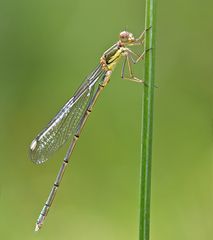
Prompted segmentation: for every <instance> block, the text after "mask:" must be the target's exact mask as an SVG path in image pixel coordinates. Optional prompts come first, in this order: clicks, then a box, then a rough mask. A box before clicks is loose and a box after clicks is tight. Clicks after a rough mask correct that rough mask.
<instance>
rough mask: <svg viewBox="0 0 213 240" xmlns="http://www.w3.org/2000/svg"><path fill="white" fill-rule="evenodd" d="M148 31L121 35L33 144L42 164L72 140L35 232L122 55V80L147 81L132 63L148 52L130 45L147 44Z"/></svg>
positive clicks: (35, 159)
mask: <svg viewBox="0 0 213 240" xmlns="http://www.w3.org/2000/svg"><path fill="white" fill-rule="evenodd" d="M145 32H146V31H144V32H143V33H142V34H141V35H140V37H139V38H137V39H135V38H134V36H133V34H132V33H129V32H127V31H123V32H121V33H120V39H119V41H118V42H117V43H115V44H114V45H113V46H112V47H110V48H109V49H108V50H107V51H105V52H104V54H103V55H102V57H101V58H100V63H99V65H98V66H97V67H96V69H95V70H94V71H93V72H92V73H91V74H90V75H89V76H88V77H87V78H86V80H85V81H84V82H83V83H82V84H81V86H80V87H79V89H78V90H77V91H76V92H75V94H74V95H73V97H72V98H71V99H70V100H69V101H68V102H67V103H66V104H65V105H64V106H63V107H62V109H61V110H60V111H59V112H58V114H57V115H56V116H55V117H54V118H53V119H52V121H50V122H49V124H48V126H47V127H46V128H45V129H44V130H43V131H42V132H41V133H40V134H39V135H38V136H37V137H36V138H35V139H34V140H33V141H32V143H31V145H30V158H31V160H32V161H33V162H35V163H37V164H40V163H43V162H45V161H46V160H48V158H49V156H51V154H53V153H54V152H55V151H57V150H58V148H60V147H61V146H62V145H64V144H65V143H66V142H67V140H69V139H70V140H71V143H70V145H69V148H68V150H67V153H66V155H65V158H64V160H63V163H62V165H61V168H60V170H59V172H58V175H57V177H56V179H55V182H54V184H53V187H52V189H51V191H50V194H49V196H48V198H47V201H46V203H45V205H44V207H43V209H42V211H41V213H40V215H39V217H38V220H37V222H36V227H35V231H38V230H39V229H40V228H41V226H42V224H43V222H44V219H45V217H46V216H47V214H48V211H49V208H50V207H51V205H52V202H53V200H54V197H55V194H56V191H57V189H58V187H59V185H60V182H61V180H62V177H63V174H64V171H65V169H66V166H67V164H68V162H69V159H70V156H71V154H72V151H73V149H74V147H75V145H76V142H77V140H78V138H79V136H80V133H81V130H82V128H83V126H84V124H85V122H86V120H87V118H88V116H89V115H90V113H91V111H92V110H93V106H94V104H95V102H96V100H97V98H98V96H99V94H100V93H101V91H102V90H103V89H104V87H105V86H106V85H107V84H108V82H109V80H110V77H111V74H112V71H113V70H114V68H115V66H116V64H117V63H118V62H119V60H120V58H121V57H122V56H123V57H124V63H123V67H122V72H121V77H122V78H124V79H128V80H132V81H136V82H143V80H140V79H139V78H137V77H135V76H134V75H133V72H132V67H131V64H132V63H137V62H138V61H139V60H141V59H143V57H144V52H143V53H142V54H141V55H138V54H136V53H134V52H133V51H132V50H130V49H129V48H128V46H133V45H143V39H144V34H145ZM126 64H127V65H128V72H129V75H128V76H124V69H125V66H126Z"/></svg>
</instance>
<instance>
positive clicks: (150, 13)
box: [139, 0, 156, 240]
mask: <svg viewBox="0 0 213 240" xmlns="http://www.w3.org/2000/svg"><path fill="white" fill-rule="evenodd" d="M155 5H156V0H146V10H145V26H146V29H148V28H149V27H150V26H151V28H150V29H149V30H147V32H146V36H145V49H149V51H147V52H146V54H145V74H144V79H145V85H144V94H143V110H142V111H143V116H142V119H143V121H142V128H141V129H142V153H141V169H140V222H139V240H149V235H150V200H151V160H152V131H153V130H152V129H153V101H154V71H155V69H154V62H155V61H154V60H155V57H154V55H155Z"/></svg>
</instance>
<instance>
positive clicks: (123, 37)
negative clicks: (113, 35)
mask: <svg viewBox="0 0 213 240" xmlns="http://www.w3.org/2000/svg"><path fill="white" fill-rule="evenodd" d="M120 40H121V41H122V42H124V43H125V42H127V41H128V40H129V33H128V32H126V31H123V32H121V33H120Z"/></svg>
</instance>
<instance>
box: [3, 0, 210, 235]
mask: <svg viewBox="0 0 213 240" xmlns="http://www.w3.org/2000/svg"><path fill="white" fill-rule="evenodd" d="M212 7H213V3H212V2H211V1H205V0H204V1H198V0H193V1H192V0H188V1H183V0H179V1H168V0H167V1H160V2H158V6H157V44H156V46H157V50H156V54H157V55H156V84H157V85H158V86H159V88H157V89H156V90H155V113H154V143H153V161H152V163H153V167H152V202H151V239H156V240H161V239H162V240H171V239H172V240H176V239H177V240H179V239H182V240H185V239H193V240H200V239H212V238H213V230H212V227H213V226H212V222H213V217H212V216H213V206H212V202H213V191H212V186H213V184H212V183H213V174H212V171H213V165H212V158H213V108H212V102H213V83H212V80H213V77H212V76H213V67H212V57H213V50H212V42H213V31H212ZM125 28H126V29H128V30H129V31H131V32H133V33H134V34H135V35H136V36H138V35H139V34H140V32H142V31H143V29H144V1H125V0H124V1H120V0H119V1H113V0H108V1H97V0H95V1H82V0H81V1H75V2H74V1H68V0H62V1H55V0H51V1H50V0H48V1H45V0H43V1H41V0H37V1H32V0H28V1H26V0H20V1H15V0H1V1H0V81H1V82H0V83H1V87H0V109H1V117H0V126H1V134H0V149H1V151H0V163H1V167H0V177H1V179H0V180H1V183H0V184H1V190H0V238H1V239H9V240H10V239H11V240H13V239H14V240H15V239H16V240H18V239H22V240H24V239H27V240H32V239H33V240H34V239H45V240H48V239H51V240H55V239H78V240H85V239H87V240H89V239H92V240H95V239H101V240H106V239H107V240H108V239H110V240H118V239H122V240H129V239H131V240H136V239H138V220H139V216H138V214H139V209H138V207H139V195H138V190H139V162H140V146H141V143H140V135H141V133H140V128H141V115H142V113H141V112H142V110H141V109H142V106H141V102H142V93H143V86H142V85H140V84H137V83H133V82H129V81H123V80H121V78H120V71H121V64H119V66H118V67H117V68H116V70H115V72H114V74H113V75H112V79H111V82H110V84H109V85H108V86H107V88H106V89H105V91H104V92H103V94H102V95H101V96H100V98H99V99H98V102H97V105H96V106H95V110H94V111H93V113H92V114H91V116H90V119H89V120H88V122H87V126H86V128H85V129H84V131H83V133H82V135H81V138H80V140H79V142H78V144H77V146H76V149H75V151H74V153H73V155H72V163H71V164H70V165H69V167H68V170H67V172H66V174H65V176H64V179H63V182H62V185H61V188H60V189H59V191H58V194H57V196H56V199H55V201H54V204H53V206H52V209H51V210H50V212H49V215H48V217H47V219H46V221H45V223H44V226H43V228H42V229H41V231H40V232H38V233H35V232H34V225H35V221H36V219H37V217H38V214H39V212H40V210H41V208H42V206H43V203H44V201H45V200H46V198H47V195H48V193H49V190H50V187H51V185H52V183H53V181H54V179H55V176H56V173H57V171H58V169H59V166H60V164H61V161H62V159H63V156H64V154H65V152H66V147H64V148H62V149H61V150H60V151H59V152H57V154H55V155H54V156H53V157H52V159H51V160H50V161H49V162H47V163H46V164H43V165H39V166H36V165H35V164H33V163H32V162H31V161H30V160H29V157H28V148H29V144H30V142H31V141H32V139H33V138H34V137H35V136H36V134H37V133H38V132H39V131H40V130H41V129H42V128H43V127H45V124H47V123H48V121H49V120H50V119H51V118H52V117H53V116H54V114H55V113H56V112H57V111H58V110H59V108H60V107H61V106H62V105H63V104H64V103H65V102H66V101H67V99H69V97H71V96H72V94H73V93H74V91H75V90H76V88H77V87H78V85H79V84H80V83H81V82H82V80H83V79H84V77H85V76H86V75H87V74H88V73H89V72H90V71H91V70H92V69H93V68H94V67H95V66H96V65H97V63H98V61H99V57H100V56H101V54H102V53H103V51H104V50H106V49H107V48H108V47H110V46H111V45H112V44H113V43H114V42H115V41H117V39H118V34H119V32H120V31H122V30H123V29H125ZM136 68H137V71H138V72H139V76H140V77H141V78H142V76H143V72H142V70H143V64H141V63H140V64H138V66H136Z"/></svg>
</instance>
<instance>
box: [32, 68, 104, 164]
mask: <svg viewBox="0 0 213 240" xmlns="http://www.w3.org/2000/svg"><path fill="white" fill-rule="evenodd" d="M104 73H105V72H104V71H103V70H102V67H101V65H99V66H98V67H97V68H96V69H95V70H94V71H93V72H92V73H91V74H90V75H89V76H88V77H87V78H86V80H85V81H84V82H83V83H82V84H81V86H80V87H79V88H78V90H77V91H76V92H75V94H74V96H73V97H72V98H71V99H70V100H69V101H68V102H67V103H66V104H65V105H64V106H63V107H62V109H61V110H60V111H59V112H58V113H57V115H56V116H55V117H54V118H53V119H52V120H51V121H50V122H49V124H48V125H47V127H46V128H45V129H44V130H43V131H42V132H41V133H40V134H39V135H38V136H37V137H36V138H35V139H34V140H33V141H32V143H31V145H30V158H31V160H32V161H33V162H35V163H43V162H45V161H46V160H48V157H49V156H50V155H52V154H53V153H54V152H55V151H57V150H58V149H59V148H60V147H61V146H63V145H64V144H65V143H66V141H67V140H68V139H69V138H71V137H73V136H74V134H75V133H76V130H77V128H78V125H79V123H80V121H81V119H82V117H83V115H84V113H85V111H86V110H87V106H88V104H89V103H90V101H91V99H92V97H93V93H94V89H95V87H96V85H97V84H96V83H97V82H99V81H98V80H99V79H101V77H103V76H104Z"/></svg>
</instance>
